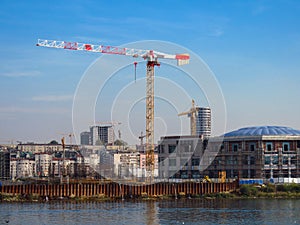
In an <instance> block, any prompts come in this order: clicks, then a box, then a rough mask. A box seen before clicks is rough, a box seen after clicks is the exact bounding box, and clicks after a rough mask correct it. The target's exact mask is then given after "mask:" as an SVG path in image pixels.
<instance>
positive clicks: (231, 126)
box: [0, 1, 300, 143]
mask: <svg viewBox="0 0 300 225" xmlns="http://www.w3.org/2000/svg"><path fill="white" fill-rule="evenodd" d="M111 4H112V3H111V2H109V3H107V2H101V3H99V2H97V1H88V2H81V1H73V2H72V4H68V3H67V2H64V1H57V2H55V1H54V2H51V3H47V2H22V1H4V2H3V7H2V9H1V10H0V28H1V30H2V35H1V37H0V40H1V42H0V45H1V49H2V51H1V52H0V58H1V61H2V63H1V67H0V90H1V91H0V93H1V96H2V98H1V101H0V124H1V126H0V143H5V142H7V141H10V140H14V141H15V142H16V141H24V142H26V141H34V142H42V143H48V142H50V141H51V140H53V139H56V140H60V138H61V135H60V134H61V133H70V132H73V131H72V100H73V98H74V96H75V93H76V89H77V87H78V84H79V82H80V81H81V79H82V77H83V76H84V74H85V72H86V71H87V70H88V68H89V66H90V65H92V63H93V62H95V61H96V60H97V59H98V58H99V57H101V54H98V55H97V54H92V53H91V54H84V53H82V52H72V51H60V50H53V49H43V48H37V47H36V46H35V44H36V42H37V39H38V38H47V39H55V40H66V41H78V42H87V43H95V44H104V45H114V46H120V45H124V44H126V43H134V42H136V41H143V40H160V41H167V42H172V43H175V44H177V45H180V46H182V47H184V48H187V49H190V50H191V51H193V52H194V53H195V54H197V55H198V56H199V57H201V58H202V59H203V61H204V62H205V63H206V64H207V65H208V66H209V68H210V69H211V70H212V72H213V73H214V75H215V78H216V80H217V81H218V84H219V86H220V89H221V90H222V92H223V95H224V100H225V105H226V110H227V115H226V118H227V121H226V122H227V126H226V129H225V130H226V131H231V130H235V129H237V128H241V127H246V126H249V125H250V126H257V125H282V126H288V127H293V128H295V129H299V128H300V121H299V116H298V115H299V113H300V105H299V104H297V103H298V101H297V100H298V97H299V96H300V89H299V88H298V87H297V84H298V83H299V81H300V76H298V75H299V69H298V68H297V66H298V65H297V63H298V62H299V53H300V44H299V37H300V30H299V29H297V28H298V27H299V23H300V18H299V13H298V12H299V10H300V3H299V2H297V1H284V2H283V1H272V2H271V1H234V2H227V1H218V2H217V3H210V2H202V1H200V2H198V1H195V2H189V3H183V2H180V1H172V2H171V1H159V2H156V3H155V2H153V4H150V5H149V4H147V6H145V4H143V2H137V1H132V2H119V1H115V4H114V8H113V10H110V9H111ZM112 11H113V12H112ZM120 57H122V56H120ZM120 60H123V59H120ZM129 61H131V62H133V61H134V59H129ZM140 64H141V65H138V68H137V81H136V85H135V86H134V88H135V90H139V91H140V92H141V93H142V92H143V91H144V90H143V85H144V80H143V79H144V77H145V67H144V64H143V63H140ZM166 67H167V68H166ZM133 70H134V69H133V66H128V67H126V68H124V70H122V71H121V73H120V74H116V76H114V77H113V79H112V81H113V85H112V84H110V83H108V84H107V87H106V89H103V91H104V92H103V95H104V97H106V96H110V95H116V94H118V93H119V92H118V90H122V89H123V88H124V86H126V85H129V84H130V85H134V82H135V81H134V72H133ZM157 71H158V72H157V77H159V79H157V80H156V82H157V85H158V87H159V85H160V84H159V83H158V81H163V79H164V81H166V80H169V81H170V80H172V81H174V83H176V84H178V83H180V82H183V83H184V82H187V84H186V86H183V89H184V91H188V95H189V96H190V95H192V96H191V97H192V98H194V99H195V101H196V103H197V105H199V106H209V104H208V101H207V99H206V98H205V94H206V93H198V92H197V90H196V89H194V88H191V89H192V90H187V89H188V87H192V84H190V83H188V81H185V79H184V77H181V76H180V72H177V71H175V72H174V69H173V68H168V66H166V65H162V67H161V68H159V69H157ZM169 71H172V75H173V73H174V74H175V75H176V76H174V78H173V77H172V76H171V75H170V74H169V73H168V72H169ZM99 74H101V71H99ZM125 81H126V82H125ZM111 83H112V82H111ZM189 85H191V86H189ZM116 90H117V91H116ZM107 99H109V98H107ZM113 100H114V99H113ZM121 100H122V103H126V102H125V100H126V98H124V97H123V98H121ZM121 100H120V101H121ZM190 100H191V99H190ZM184 102H186V104H185V105H181V107H182V108H181V109H176V108H174V107H172V106H170V107H168V106H166V105H165V104H163V99H162V100H161V101H160V100H157V108H156V110H157V115H159V116H160V118H158V121H156V122H157V123H156V124H157V126H158V128H159V129H161V130H163V131H162V135H165V134H174V133H175V134H177V131H178V129H179V130H180V129H181V131H182V133H183V134H189V118H186V117H185V118H181V119H179V118H177V114H178V111H177V110H180V111H186V110H188V109H189V107H190V101H184ZM101 110H103V109H102V108H101V106H100V107H99V106H98V107H97V109H96V112H98V114H99V115H101V116H100V118H99V117H97V118H96V119H97V120H98V121H110V119H111V118H109V117H108V115H109V112H108V113H103V112H102V111H101ZM144 110H145V105H144V102H143V100H142V99H141V100H140V101H138V102H137V103H136V106H135V107H134V108H133V109H132V112H133V114H134V115H136V120H134V121H132V122H130V123H131V124H130V126H131V127H133V128H132V132H133V135H131V136H130V140H126V139H125V141H127V142H129V143H139V139H138V138H137V137H138V135H139V134H140V132H141V131H144V129H145V128H144V127H145V119H144V114H143V113H144ZM102 113H103V115H104V116H102ZM214 113H215V112H214V111H212V115H213V114H214ZM166 114H167V115H170V114H172V116H170V117H171V118H164V117H165V116H166ZM168 119H170V120H171V119H172V120H174V121H176V123H180V121H181V120H182V123H183V127H180V126H179V125H178V126H179V128H178V126H175V125H174V127H173V126H171V125H169V124H170V123H171V122H170V121H168ZM93 122H94V121H90V122H89V123H88V124H86V129H88V127H89V126H91V125H93ZM120 122H122V123H124V121H120ZM166 125H167V128H168V129H166ZM120 129H121V131H122V125H121V126H120ZM124 130H125V129H124ZM81 131H84V130H81ZM166 132H167V133H166ZM156 139H159V136H157V137H156ZM77 141H79V140H77Z"/></svg>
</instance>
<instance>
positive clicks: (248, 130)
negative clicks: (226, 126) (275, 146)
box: [224, 126, 300, 137]
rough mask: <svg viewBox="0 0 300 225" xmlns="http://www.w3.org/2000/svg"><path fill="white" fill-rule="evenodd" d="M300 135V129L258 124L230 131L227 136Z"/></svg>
mask: <svg viewBox="0 0 300 225" xmlns="http://www.w3.org/2000/svg"><path fill="white" fill-rule="evenodd" d="M266 135H268V136H271V135H272V136H287V135H288V136H297V135H298V136H299V135H300V130H295V129H293V128H290V127H282V126H258V127H244V128H241V129H238V130H235V131H232V132H229V133H226V134H225V135H224V136H225V137H235V136H239V137H241V136H266Z"/></svg>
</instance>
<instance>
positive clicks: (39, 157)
mask: <svg viewBox="0 0 300 225" xmlns="http://www.w3.org/2000/svg"><path fill="white" fill-rule="evenodd" d="M34 156H35V165H36V167H35V169H36V175H37V176H41V177H48V176H49V175H50V174H51V168H52V158H53V155H52V154H51V153H36V154H35V155H34Z"/></svg>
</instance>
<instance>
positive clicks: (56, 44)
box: [36, 39, 190, 182]
mask: <svg viewBox="0 0 300 225" xmlns="http://www.w3.org/2000/svg"><path fill="white" fill-rule="evenodd" d="M36 45H37V46H41V47H48V48H58V49H69V50H80V51H88V52H95V53H104V54H117V55H125V56H132V57H135V58H138V57H141V58H143V59H144V60H147V73H146V82H147V84H146V86H147V87H146V172H147V178H149V180H150V182H151V181H152V179H153V178H154V67H155V66H159V65H160V63H159V62H158V61H157V60H158V59H173V60H177V64H178V65H179V66H181V65H185V64H188V63H189V59H190V56H189V55H188V54H166V53H162V52H158V51H154V50H141V49H132V48H124V47H113V46H105V45H95V44H85V43H79V42H67V41H56V40H43V39H38V43H37V44H36Z"/></svg>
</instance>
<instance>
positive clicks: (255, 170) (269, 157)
mask: <svg viewBox="0 0 300 225" xmlns="http://www.w3.org/2000/svg"><path fill="white" fill-rule="evenodd" d="M221 171H222V172H223V173H224V172H226V178H227V179H228V178H229V179H232V178H240V179H262V180H264V181H265V180H268V181H269V180H271V181H273V182H275V183H276V182H296V183H300V130H297V129H293V128H290V127H284V126H255V127H244V128H240V129H237V130H234V131H231V132H228V133H226V134H224V140H223V145H222V147H221V149H220V151H219V153H218V155H217V156H216V158H215V159H214V161H213V163H212V164H211V165H210V166H209V167H208V169H207V171H206V175H209V176H210V177H212V178H218V177H220V172H221Z"/></svg>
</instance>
